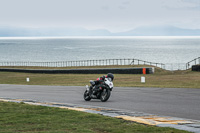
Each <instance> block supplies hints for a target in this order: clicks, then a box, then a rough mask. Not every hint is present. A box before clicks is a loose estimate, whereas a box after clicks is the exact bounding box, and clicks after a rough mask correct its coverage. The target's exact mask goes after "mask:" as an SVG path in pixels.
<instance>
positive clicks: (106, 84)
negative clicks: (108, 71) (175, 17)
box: [83, 78, 114, 102]
mask: <svg viewBox="0 0 200 133" xmlns="http://www.w3.org/2000/svg"><path fill="white" fill-rule="evenodd" d="M90 84H91V86H90V87H89V86H88V85H86V90H85V92H84V94H83V98H84V99H85V101H90V100H91V99H100V100H101V101H102V102H106V101H107V100H108V99H109V97H110V95H111V91H112V89H113V86H114V85H113V82H112V79H111V78H105V80H104V81H102V82H101V83H100V84H99V85H98V87H99V88H98V90H99V91H98V92H97V93H96V94H95V95H94V94H93V91H94V88H95V86H93V84H94V81H93V80H90Z"/></svg>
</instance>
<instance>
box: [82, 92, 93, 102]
mask: <svg viewBox="0 0 200 133" xmlns="http://www.w3.org/2000/svg"><path fill="white" fill-rule="evenodd" d="M83 98H84V100H85V101H90V100H91V97H90V95H89V93H88V91H87V90H86V91H85V92H84V94H83Z"/></svg>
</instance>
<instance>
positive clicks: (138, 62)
mask: <svg viewBox="0 0 200 133" xmlns="http://www.w3.org/2000/svg"><path fill="white" fill-rule="evenodd" d="M108 65H152V66H157V67H160V68H164V64H162V63H154V62H149V61H143V60H139V59H102V60H80V61H56V62H20V61H15V62H0V66H38V67H72V66H108Z"/></svg>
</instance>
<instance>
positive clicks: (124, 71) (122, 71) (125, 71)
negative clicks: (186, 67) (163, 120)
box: [0, 67, 154, 74]
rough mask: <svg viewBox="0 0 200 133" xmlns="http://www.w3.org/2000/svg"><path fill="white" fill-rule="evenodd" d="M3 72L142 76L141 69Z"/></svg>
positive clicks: (15, 70) (22, 70)
mask: <svg viewBox="0 0 200 133" xmlns="http://www.w3.org/2000/svg"><path fill="white" fill-rule="evenodd" d="M145 69H146V73H145V74H152V73H154V71H153V68H151V67H150V68H145ZM0 71H4V72H24V73H45V74H106V73H113V74H144V73H143V68H112V69H68V70H66V69H65V70H48V69H47V70H39V69H37V70H35V69H34V70H30V69H0Z"/></svg>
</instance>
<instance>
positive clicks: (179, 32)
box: [115, 26, 200, 36]
mask: <svg viewBox="0 0 200 133" xmlns="http://www.w3.org/2000/svg"><path fill="white" fill-rule="evenodd" d="M115 35H117V36H200V29H197V30H193V29H181V28H177V27H174V26H153V27H139V28H136V29H133V30H130V31H126V32H121V33H116V34H115Z"/></svg>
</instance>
